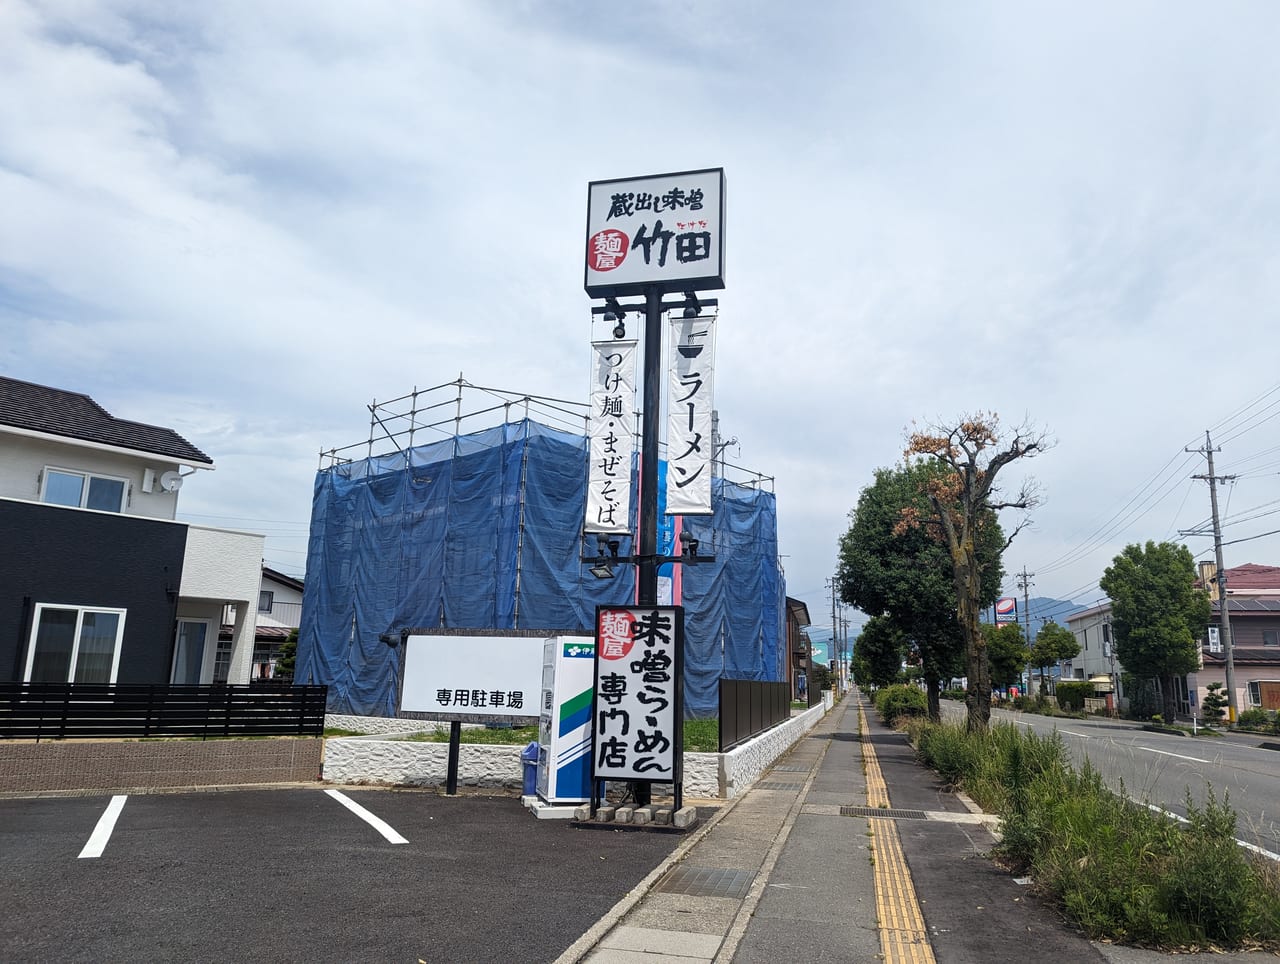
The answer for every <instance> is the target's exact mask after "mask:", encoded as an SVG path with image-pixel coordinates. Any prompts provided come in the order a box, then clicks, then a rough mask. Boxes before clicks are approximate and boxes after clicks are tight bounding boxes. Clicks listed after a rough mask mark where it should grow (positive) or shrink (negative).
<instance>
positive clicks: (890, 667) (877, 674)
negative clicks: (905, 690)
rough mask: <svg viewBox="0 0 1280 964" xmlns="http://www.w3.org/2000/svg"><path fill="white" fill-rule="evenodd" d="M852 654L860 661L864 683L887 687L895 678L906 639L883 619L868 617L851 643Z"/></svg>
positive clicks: (899, 668)
mask: <svg viewBox="0 0 1280 964" xmlns="http://www.w3.org/2000/svg"><path fill="white" fill-rule="evenodd" d="M853 650H854V653H855V654H857V656H858V657H859V658H860V659H862V660H863V661H864V666H865V671H866V682H867V683H870V684H871V685H872V686H889V685H891V684H892V683H894V682H895V681H896V680H897V679H898V671H899V670H901V669H902V658H903V656H905V655H906V651H907V646H906V637H904V636H903V635H902V632H901V630H899V629H898V628H897V627H896V626H894V625H893V622H892V621H891V620H890V619H888V618H887V617H885V616H872V617H871V618H870V619H868V620H867V624H866V625H865V626H863V627H862V633H861V634H860V635H859V636H858V639H857V642H855V643H854V644H853Z"/></svg>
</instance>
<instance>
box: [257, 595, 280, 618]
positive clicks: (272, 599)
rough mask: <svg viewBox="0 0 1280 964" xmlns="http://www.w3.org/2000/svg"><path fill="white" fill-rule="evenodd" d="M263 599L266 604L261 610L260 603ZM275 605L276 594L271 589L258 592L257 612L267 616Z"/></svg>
mask: <svg viewBox="0 0 1280 964" xmlns="http://www.w3.org/2000/svg"><path fill="white" fill-rule="evenodd" d="M264 599H265V600H266V603H267V608H266V609H263V608H262V602H263V600H264ZM275 604H276V594H275V592H274V591H273V590H271V589H259V590H258V612H260V613H266V614H268V615H269V614H270V613H271V610H272V607H274V606H275Z"/></svg>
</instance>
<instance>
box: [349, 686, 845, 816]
mask: <svg viewBox="0 0 1280 964" xmlns="http://www.w3.org/2000/svg"><path fill="white" fill-rule="evenodd" d="M825 712H826V708H825V706H823V705H821V704H820V705H818V706H814V707H811V708H810V709H808V710H806V711H805V712H804V713H802V714H801V715H799V716H796V717H792V718H791V719H790V720H788V721H787V722H786V723H783V724H782V725H781V726H776V727H774V728H773V729H772V730H770V731H768V732H767V733H763V734H761V735H760V736H758V737H756V738H755V739H754V740H751V741H750V742H749V743H746V744H744V745H743V746H740V747H738V748H737V749H735V750H733V751H731V752H729V753H725V754H719V753H686V754H685V755H684V795H685V797H688V798H690V799H711V800H714V799H722V800H730V799H733V798H734V797H736V796H738V795H740V794H742V793H744V792H745V791H746V789H747V788H748V787H750V786H751V784H752V783H754V782H755V781H756V780H757V779H758V778H759V776H760V774H761V773H763V772H764V771H765V770H766V769H768V767H769V766H770V765H771V764H772V763H773V762H774V761H775V760H777V759H778V757H780V756H781V755H782V754H783V753H785V752H786V751H787V750H789V749H790V748H791V747H792V746H793V745H794V744H795V742H796V741H797V740H799V739H801V738H802V737H803V736H804V734H806V733H808V732H809V730H811V729H812V728H813V727H814V725H815V724H817V722H818V721H819V720H820V719H822V716H823V714H824V713H825ZM338 720H346V721H347V722H345V723H344V722H336V721H338ZM406 723H409V724H413V728H414V729H422V728H423V726H422V725H421V724H420V723H418V722H417V721H412V720H381V721H379V722H374V719H373V718H371V717H338V716H328V717H326V718H325V725H326V726H333V727H340V728H342V729H348V730H362V729H363V730H370V731H375V732H374V735H373V736H359V737H337V738H330V739H329V740H328V741H327V743H326V748H325V759H324V778H325V779H326V780H329V781H332V782H334V783H375V784H393V785H399V786H436V785H442V784H444V782H445V779H446V776H447V774H448V763H449V745H448V744H447V743H412V742H408V741H405V740H396V739H378V738H377V736H378V735H379V734H378V733H377V732H376V730H375V728H377V727H385V729H382V731H381V732H382V733H383V734H392V733H395V732H397V730H396V729H394V728H393V724H394V725H401V726H403V724H406ZM428 725H430V724H428ZM398 732H401V733H403V732H404V730H403V728H401V729H400V730H399V731H398ZM522 749H524V747H522V746H514V745H512V746H488V745H478V744H467V743H464V744H462V746H461V747H460V748H459V755H458V783H459V785H460V786H474V787H506V788H519V787H521V786H522V784H523V773H524V771H523V767H522V765H521V763H520V751H521V750H522ZM670 792H671V790H670V784H666V785H662V784H659V785H657V786H656V787H655V793H657V794H659V795H661V794H664V793H666V794H669V793H670Z"/></svg>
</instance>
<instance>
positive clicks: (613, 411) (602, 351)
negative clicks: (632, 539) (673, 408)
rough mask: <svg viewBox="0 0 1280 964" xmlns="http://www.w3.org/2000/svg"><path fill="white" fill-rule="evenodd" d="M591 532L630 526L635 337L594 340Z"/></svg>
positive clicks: (588, 521)
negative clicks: (630, 338)
mask: <svg viewBox="0 0 1280 964" xmlns="http://www.w3.org/2000/svg"><path fill="white" fill-rule="evenodd" d="M591 348H592V351H593V353H594V357H593V360H592V366H591V426H590V449H591V467H590V471H589V473H588V476H587V514H586V519H585V520H584V521H585V525H584V527H583V528H584V530H585V531H587V532H630V531H631V526H630V520H631V457H632V454H633V453H634V451H635V436H634V435H633V434H632V426H634V424H635V410H636V343H635V341H593V342H592V343H591Z"/></svg>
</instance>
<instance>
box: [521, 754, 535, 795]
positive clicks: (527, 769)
mask: <svg viewBox="0 0 1280 964" xmlns="http://www.w3.org/2000/svg"><path fill="white" fill-rule="evenodd" d="M520 762H521V763H522V764H524V795H525V796H526V797H531V796H533V795H534V794H535V793H537V792H538V744H537V742H533V743H530V744H529V745H528V746H526V747H525V748H524V749H523V750H521V751H520Z"/></svg>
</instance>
